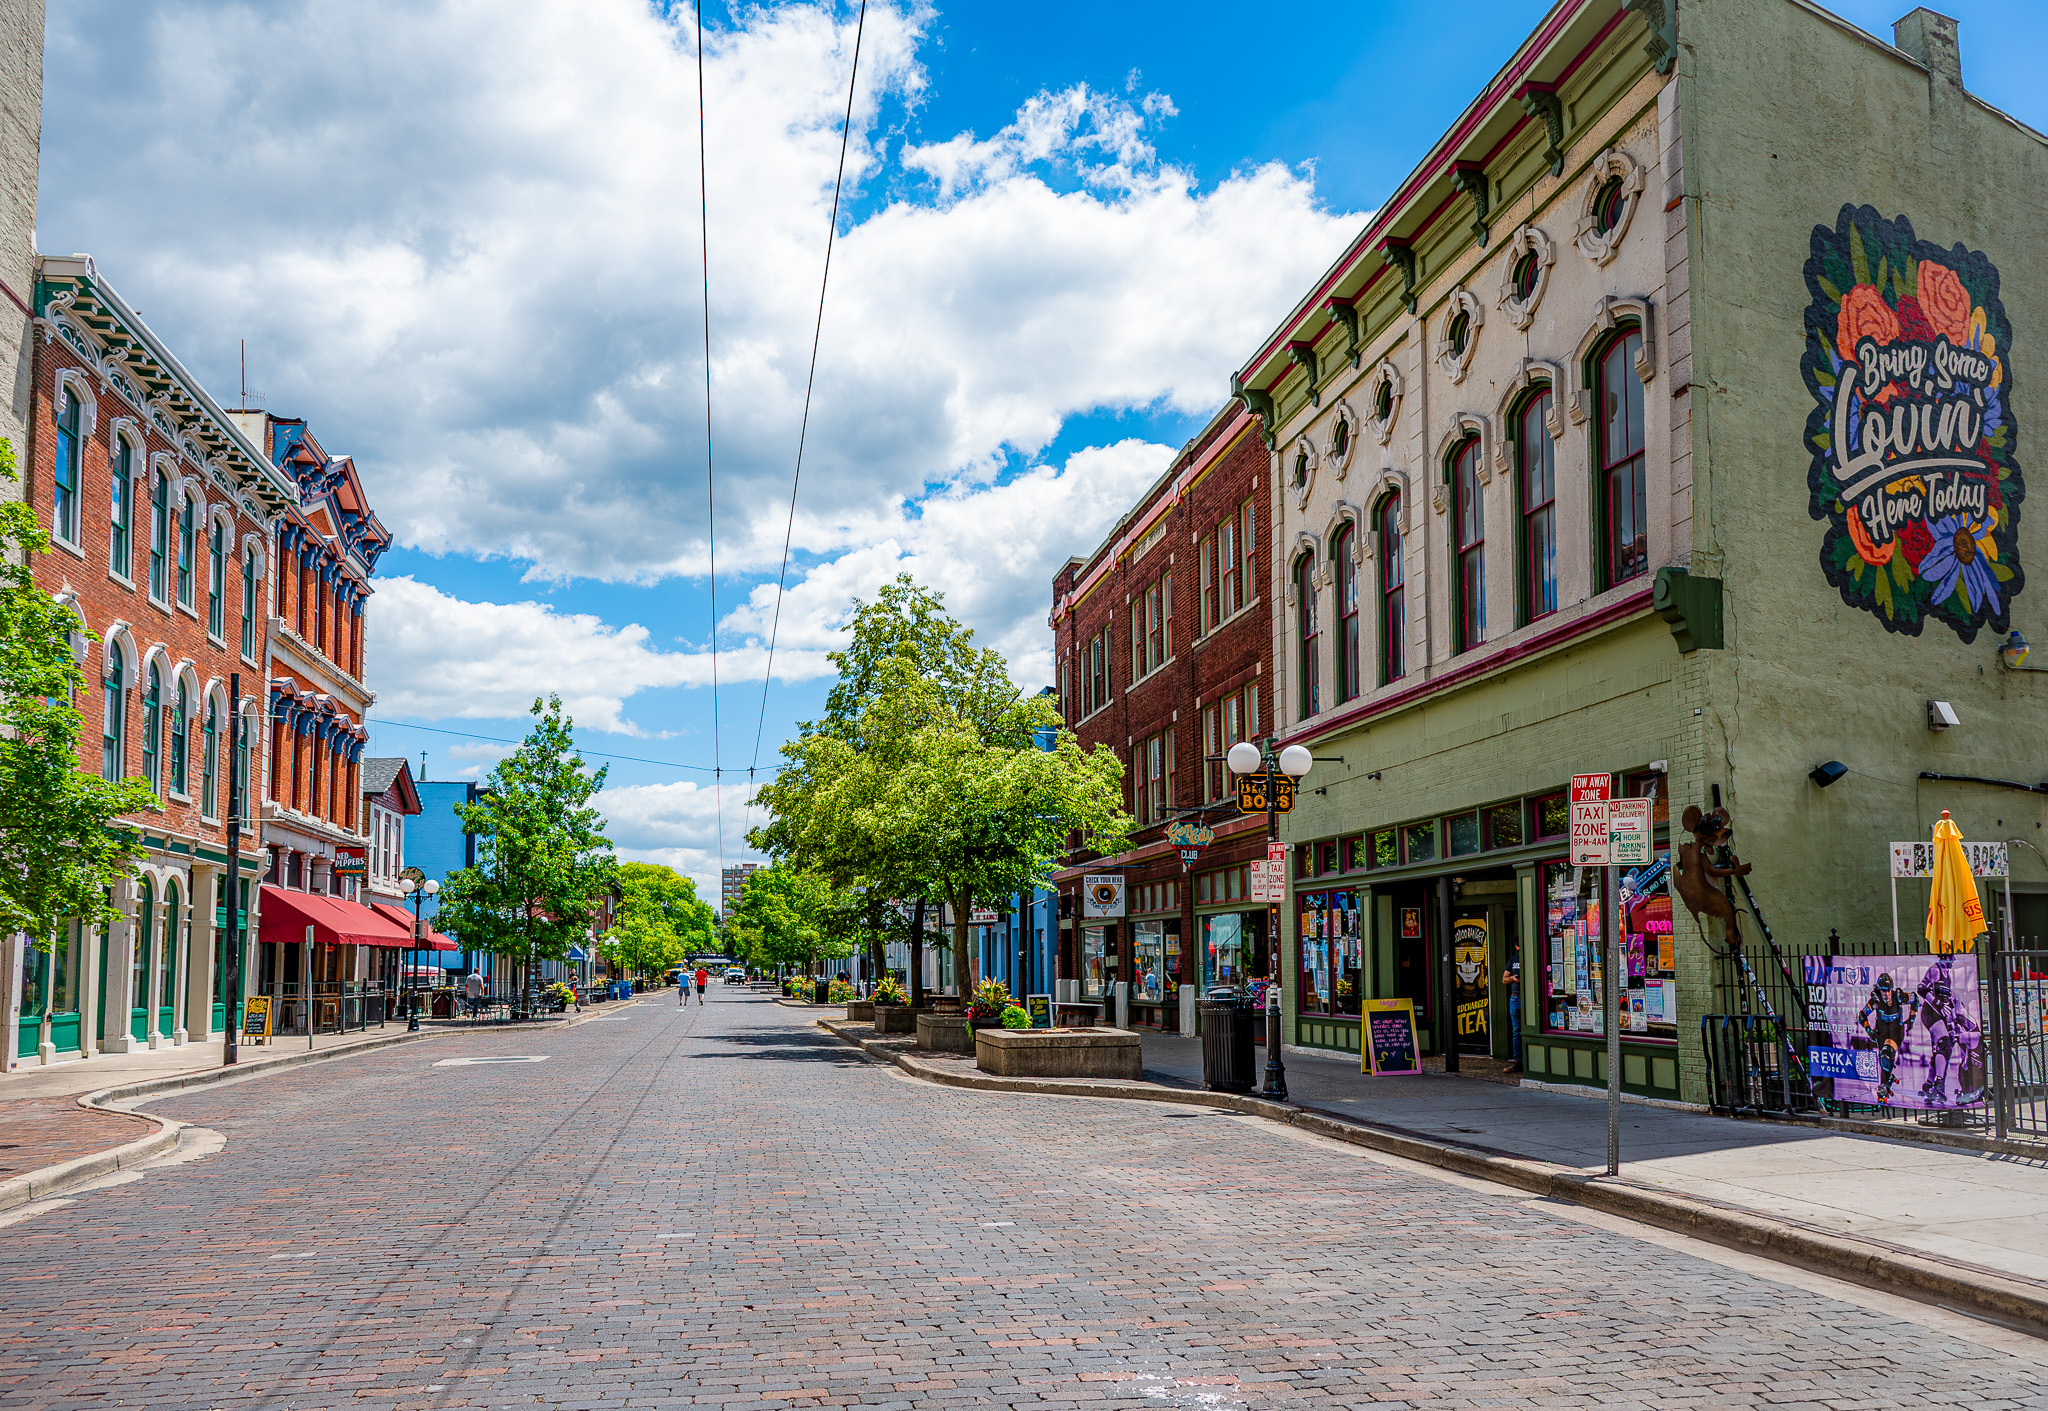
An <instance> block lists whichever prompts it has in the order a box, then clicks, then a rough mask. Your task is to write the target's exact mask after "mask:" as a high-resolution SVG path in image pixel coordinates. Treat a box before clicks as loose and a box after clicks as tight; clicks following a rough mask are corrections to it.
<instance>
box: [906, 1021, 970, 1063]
mask: <svg viewBox="0 0 2048 1411" xmlns="http://www.w3.org/2000/svg"><path fill="white" fill-rule="evenodd" d="M917 1046H918V1047H919V1048H922V1049H930V1050H931V1051H932V1052H934V1053H973V1052H974V1029H973V1027H972V1026H971V1025H970V1024H969V1023H968V1020H967V1016H966V1014H964V1013H960V1014H945V1013H940V1012H936V1011H934V1012H932V1013H926V1014H920V1015H918V1016H917Z"/></svg>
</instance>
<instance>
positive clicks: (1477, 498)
mask: <svg viewBox="0 0 2048 1411" xmlns="http://www.w3.org/2000/svg"><path fill="white" fill-rule="evenodd" d="M1451 498H1452V530H1451V532H1452V535H1453V539H1452V547H1453V550H1454V552H1455V557H1456V560H1457V563H1456V570H1457V577H1456V584H1455V586H1456V589H1457V594H1458V616H1457V627H1458V641H1457V647H1456V650H1458V651H1461V652H1469V651H1471V650H1472V649H1473V648H1474V647H1476V646H1478V645H1480V643H1482V642H1484V641H1485V640H1486V506H1485V501H1484V499H1483V497H1482V496H1481V495H1480V487H1479V438H1478V437H1476V436H1474V437H1471V438H1469V439H1467V440H1466V441H1465V442H1464V444H1463V445H1461V446H1459V447H1458V449H1457V450H1456V451H1454V452H1452V455H1451Z"/></svg>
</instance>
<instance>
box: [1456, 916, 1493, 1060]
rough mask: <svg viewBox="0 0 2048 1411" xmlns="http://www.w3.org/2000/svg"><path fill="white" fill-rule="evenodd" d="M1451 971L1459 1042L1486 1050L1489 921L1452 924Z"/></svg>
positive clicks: (1474, 918)
mask: <svg viewBox="0 0 2048 1411" xmlns="http://www.w3.org/2000/svg"><path fill="white" fill-rule="evenodd" d="M1451 969H1452V973H1453V975H1454V976H1455V977H1456V984H1455V986H1454V987H1453V991H1452V993H1453V994H1454V996H1455V998H1456V1002H1457V1006H1458V1010H1457V1018H1458V1039H1459V1041H1460V1042H1461V1043H1463V1042H1467V1041H1469V1042H1471V1043H1474V1044H1477V1045H1479V1046H1480V1047H1482V1048H1483V1047H1484V1046H1485V1044H1486V1006H1487V999H1488V987H1487V981H1488V978H1489V977H1488V975H1487V964H1486V918H1485V917H1484V916H1463V917H1460V918H1458V920H1456V921H1454V922H1452V923H1451Z"/></svg>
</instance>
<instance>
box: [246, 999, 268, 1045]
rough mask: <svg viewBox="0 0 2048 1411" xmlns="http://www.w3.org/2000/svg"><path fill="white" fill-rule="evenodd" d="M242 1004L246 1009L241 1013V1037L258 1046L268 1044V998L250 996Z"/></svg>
mask: <svg viewBox="0 0 2048 1411" xmlns="http://www.w3.org/2000/svg"><path fill="white" fill-rule="evenodd" d="M243 1003H244V1004H245V1005H247V1006H248V1007H247V1008H246V1009H244V1010H243V1011H242V1037H243V1038H245V1039H254V1040H255V1041H256V1042H257V1043H259V1044H264V1043H269V1042H270V996H269V995H251V996H249V998H248V999H246V1000H244V1001H243Z"/></svg>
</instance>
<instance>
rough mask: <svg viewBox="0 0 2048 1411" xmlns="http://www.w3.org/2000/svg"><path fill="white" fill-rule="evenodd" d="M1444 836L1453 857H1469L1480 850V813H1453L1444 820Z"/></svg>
mask: <svg viewBox="0 0 2048 1411" xmlns="http://www.w3.org/2000/svg"><path fill="white" fill-rule="evenodd" d="M1444 836H1445V840H1446V842H1448V843H1449V845H1450V846H1449V851H1450V855H1451V856H1452V857H1467V856H1470V855H1471V854H1472V853H1475V852H1478V851H1479V815H1478V814H1476V813H1459V814H1453V815H1452V816H1451V817H1449V818H1446V819H1445V820H1444Z"/></svg>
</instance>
